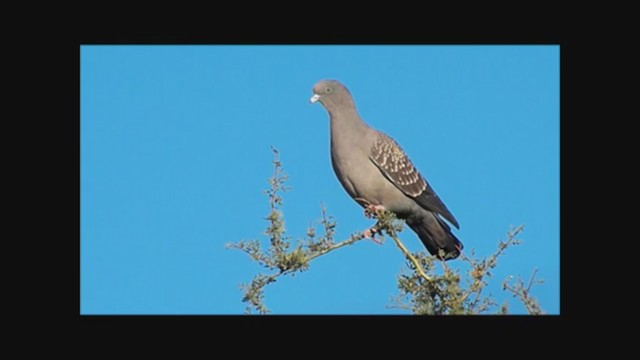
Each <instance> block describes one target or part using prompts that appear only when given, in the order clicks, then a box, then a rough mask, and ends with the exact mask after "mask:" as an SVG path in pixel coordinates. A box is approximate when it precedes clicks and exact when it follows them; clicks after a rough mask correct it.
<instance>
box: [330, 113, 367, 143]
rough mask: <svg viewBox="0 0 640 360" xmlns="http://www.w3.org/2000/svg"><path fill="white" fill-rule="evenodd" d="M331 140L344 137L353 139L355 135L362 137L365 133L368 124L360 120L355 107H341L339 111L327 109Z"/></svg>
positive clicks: (349, 139)
mask: <svg viewBox="0 0 640 360" xmlns="http://www.w3.org/2000/svg"><path fill="white" fill-rule="evenodd" d="M329 114H330V118H331V120H330V130H331V141H333V142H335V141H339V140H337V139H346V140H348V141H353V139H355V138H357V137H362V136H363V135H364V134H366V133H367V130H368V129H369V126H368V125H367V124H366V123H365V122H363V121H362V120H360V116H359V115H358V112H357V111H356V109H355V108H347V109H341V110H340V111H332V110H331V109H330V110H329Z"/></svg>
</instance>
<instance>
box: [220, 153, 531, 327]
mask: <svg viewBox="0 0 640 360" xmlns="http://www.w3.org/2000/svg"><path fill="white" fill-rule="evenodd" d="M272 151H273V154H274V160H273V164H274V174H273V176H272V177H271V178H269V180H268V182H269V185H270V187H269V189H268V190H266V192H265V193H266V195H267V196H268V198H269V205H270V212H269V214H268V215H267V217H266V218H265V220H267V222H268V226H267V229H266V230H265V235H266V236H267V237H268V239H269V247H268V249H266V250H264V249H262V248H261V242H260V241H259V240H242V241H239V242H236V243H230V244H227V248H234V249H239V250H242V251H244V252H245V253H247V255H249V256H250V257H251V259H253V260H254V261H255V262H256V263H258V264H259V265H260V266H262V267H263V268H265V269H266V270H267V271H268V273H266V274H263V273H258V274H257V275H256V276H255V277H254V278H253V280H252V281H251V282H250V283H249V284H241V285H240V287H241V289H242V291H243V293H244V296H243V298H242V301H243V302H245V303H246V304H247V306H246V308H245V312H246V313H251V312H252V311H256V312H258V313H260V314H267V313H269V312H270V310H269V309H268V308H267V307H266V305H265V304H264V288H265V287H266V286H267V285H269V284H271V283H274V282H276V279H277V278H278V277H280V276H282V275H295V274H296V273H297V272H300V271H306V270H307V269H309V266H310V262H311V261H312V260H314V259H316V258H318V257H320V256H323V255H326V254H328V253H329V252H331V251H335V250H338V249H339V248H341V247H344V246H347V245H352V244H354V243H356V242H357V241H359V240H362V239H364V238H365V233H364V232H356V233H353V234H352V235H351V236H350V237H349V238H348V239H346V240H343V241H341V242H337V243H336V242H335V240H334V235H335V228H336V220H335V219H334V218H333V217H332V216H330V215H328V214H327V210H326V208H325V207H324V205H321V209H320V210H321V218H320V220H319V221H318V222H316V223H315V224H310V225H309V227H308V229H307V232H306V234H305V235H306V236H305V238H304V239H302V240H300V241H298V242H297V243H296V244H295V246H294V245H293V243H292V242H291V238H290V237H289V236H287V235H286V228H285V221H284V216H283V213H282V197H281V196H280V193H282V192H285V191H288V190H289V189H288V188H287V187H286V186H285V182H286V180H287V174H286V173H285V172H284V171H283V169H282V163H281V162H280V160H279V153H278V151H277V150H276V149H275V148H272ZM367 215H368V216H371V217H374V218H375V219H376V220H377V222H376V224H375V225H374V226H373V227H372V229H370V230H372V231H373V232H374V233H375V234H376V235H378V236H384V235H387V236H389V237H390V238H391V239H392V240H394V242H395V243H396V245H397V246H398V248H399V249H400V251H401V252H402V253H403V254H404V256H405V258H406V259H407V269H406V270H404V271H403V272H402V273H401V274H400V275H399V276H398V284H397V285H398V290H399V292H400V293H399V294H398V295H397V296H395V297H393V298H392V304H391V305H389V307H395V308H402V309H406V310H409V311H411V312H412V313H414V314H420V315H468V314H488V313H496V314H508V311H509V309H508V306H507V304H506V303H504V304H502V305H498V304H497V302H496V301H495V300H494V298H493V297H492V296H491V295H490V294H488V295H487V294H485V293H484V292H483V290H484V289H485V287H486V286H487V285H488V282H487V281H488V280H489V279H490V278H491V277H492V276H493V275H492V273H491V270H493V269H494V268H495V267H496V266H497V264H498V259H499V257H500V256H502V255H503V254H504V251H505V250H506V249H508V248H509V247H511V246H515V245H518V244H520V243H521V241H520V240H518V239H517V238H516V236H517V235H518V234H519V233H520V232H521V231H522V230H523V229H524V227H523V226H522V225H521V226H518V227H516V228H515V229H512V230H510V231H509V232H508V233H507V239H506V241H504V242H503V241H499V242H498V248H497V250H496V252H495V253H493V254H492V255H490V256H488V257H485V258H476V257H475V253H474V251H473V250H471V251H470V254H469V255H470V257H467V256H466V255H465V254H461V255H460V259H461V260H462V261H464V263H465V264H466V266H467V269H466V271H465V272H464V273H465V275H466V276H464V279H463V277H462V276H461V275H460V270H452V269H450V268H449V267H448V266H447V264H446V263H445V262H444V261H442V260H439V259H438V258H436V257H435V256H431V255H429V254H427V253H426V252H424V251H420V252H417V253H411V252H409V251H408V250H407V248H406V247H405V246H404V244H403V243H402V241H401V240H400V238H399V237H398V233H400V232H402V230H403V227H404V222H403V221H401V220H398V219H396V217H395V215H394V214H393V213H391V212H388V211H375V212H374V211H368V212H367ZM317 228H319V229H317ZM318 233H319V234H320V236H318ZM438 263H440V265H441V267H442V271H438V270H437V267H438V266H437V265H438ZM535 275H536V271H534V272H533V274H532V276H531V278H530V280H529V282H528V284H527V285H526V286H525V285H524V282H523V281H522V279H521V278H520V277H519V276H518V278H517V280H516V281H515V283H513V284H512V282H511V280H513V277H512V276H511V277H509V279H507V280H505V281H504V282H503V284H502V288H503V290H505V291H508V292H509V293H511V294H512V295H513V297H515V298H517V299H519V300H520V301H521V302H522V303H523V304H524V306H525V308H526V309H527V311H528V312H529V314H532V315H538V314H543V311H542V309H541V308H540V305H539V304H538V302H537V300H536V299H535V298H533V297H532V296H531V287H532V285H533V284H540V283H542V281H541V280H536V279H535Z"/></svg>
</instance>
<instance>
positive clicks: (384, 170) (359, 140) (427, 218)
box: [310, 80, 463, 260]
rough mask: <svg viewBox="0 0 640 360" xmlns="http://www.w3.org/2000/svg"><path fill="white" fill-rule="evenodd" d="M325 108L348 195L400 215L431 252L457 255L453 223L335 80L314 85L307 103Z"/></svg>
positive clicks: (395, 147)
mask: <svg viewBox="0 0 640 360" xmlns="http://www.w3.org/2000/svg"><path fill="white" fill-rule="evenodd" d="M316 101H319V102H320V103H321V104H322V105H323V106H324V108H325V109H326V110H327V112H329V118H330V133H331V164H332V165H333V170H334V171H335V173H336V176H337V177H338V180H339V181H340V183H341V184H342V186H343V187H344V188H345V190H346V191H347V193H349V195H350V196H351V197H352V198H353V199H354V200H356V201H357V202H358V204H360V205H361V206H362V207H364V208H371V207H373V208H374V209H375V208H380V207H383V208H385V209H387V210H389V211H392V212H393V213H395V214H396V216H397V217H399V218H401V219H405V220H406V222H407V225H409V227H410V228H411V229H412V230H413V231H414V232H416V234H418V237H419V238H420V240H422V243H423V244H424V245H425V246H426V248H427V250H429V252H430V253H431V254H432V255H436V256H439V254H440V250H442V251H443V254H444V256H443V258H444V259H445V260H450V259H455V258H457V257H458V256H459V255H460V251H461V250H462V247H463V245H462V243H461V242H460V240H458V238H456V236H455V235H453V233H452V232H451V229H450V228H449V225H447V224H446V223H445V221H444V220H443V219H442V218H444V219H446V220H447V221H449V222H450V223H451V224H453V225H454V226H455V227H456V228H460V227H459V225H458V221H457V220H456V219H455V217H454V216H453V215H452V214H451V212H450V211H449V209H447V207H446V206H445V205H444V203H443V202H442V201H441V200H440V198H439V197H438V195H436V193H435V191H434V190H433V189H432V188H431V186H430V185H429V183H427V181H426V180H425V179H424V178H423V177H422V175H420V173H419V172H418V170H417V169H416V168H415V167H414V166H413V164H412V163H411V160H409V157H408V156H407V155H406V154H405V152H404V151H403V150H402V148H401V147H400V145H398V143H396V142H395V141H394V140H393V139H392V138H390V137H389V136H387V135H385V134H383V133H381V132H379V131H377V130H375V129H373V128H371V127H369V125H367V124H366V123H365V122H364V121H363V120H362V119H361V118H360V115H359V114H358V112H357V110H356V106H355V103H354V102H353V98H352V97H351V93H350V92H349V90H347V88H346V87H345V86H344V85H342V84H341V83H339V82H338V81H335V80H322V81H319V82H318V83H317V84H315V85H314V86H313V96H312V97H311V99H310V102H312V103H315V102H316Z"/></svg>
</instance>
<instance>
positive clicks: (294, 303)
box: [80, 45, 560, 314]
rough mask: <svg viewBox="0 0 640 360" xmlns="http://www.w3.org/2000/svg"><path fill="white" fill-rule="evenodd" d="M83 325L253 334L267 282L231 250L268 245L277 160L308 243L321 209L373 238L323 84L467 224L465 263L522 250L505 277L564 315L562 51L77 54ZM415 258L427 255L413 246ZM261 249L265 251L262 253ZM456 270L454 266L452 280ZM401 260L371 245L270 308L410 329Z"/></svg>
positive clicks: (272, 301)
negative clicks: (521, 280)
mask: <svg viewBox="0 0 640 360" xmlns="http://www.w3.org/2000/svg"><path fill="white" fill-rule="evenodd" d="M80 55H81V59H80V81H81V83H80V85H81V86H80V115H81V118H80V135H81V138H80V146H81V151H80V156H81V159H80V160H81V161H80V166H81V167H80V175H81V179H80V185H81V189H80V190H81V192H80V200H81V210H80V211H81V218H80V226H81V228H80V234H81V249H80V257H81V258H80V264H81V271H80V311H81V313H82V314H241V313H242V312H243V310H244V306H245V305H244V304H243V303H242V302H241V298H242V294H241V291H240V289H239V287H238V285H239V283H243V282H249V281H250V280H251V278H252V277H253V276H254V275H255V274H256V273H257V272H258V271H261V268H260V267H258V266H257V265H256V264H255V263H254V262H252V261H251V260H250V259H249V258H248V257H247V256H246V255H245V254H244V253H242V252H240V251H237V250H227V249H225V244H226V243H228V242H232V241H238V240H242V239H255V238H259V237H261V234H262V233H263V231H264V229H265V227H266V225H267V223H266V221H265V220H263V219H264V217H265V216H266V214H267V213H268V211H269V207H268V202H267V199H266V197H265V196H264V195H263V193H262V191H263V190H264V189H266V188H267V186H268V184H267V182H266V180H267V178H268V177H269V176H271V174H272V170H273V169H272V164H271V160H272V154H271V151H270V148H269V147H270V145H273V146H275V147H276V148H278V149H279V151H280V154H281V160H282V162H283V163H284V168H285V171H286V172H287V173H288V174H289V177H290V180H289V182H288V185H289V186H290V187H291V191H290V192H288V193H286V194H285V195H284V216H285V220H286V228H287V232H288V234H289V235H291V236H292V237H293V239H299V238H302V237H303V236H304V234H305V229H306V228H307V226H308V225H309V223H310V222H311V221H315V220H318V219H319V217H320V204H321V203H324V204H325V206H326V207H327V209H328V212H329V214H331V215H333V216H335V218H336V219H337V221H338V226H337V234H336V239H337V240H342V239H346V238H347V237H348V236H349V234H351V233H352V232H355V231H358V230H363V229H366V228H367V227H368V226H370V225H371V224H372V220H369V219H366V218H365V217H364V216H363V212H362V209H361V208H360V207H359V206H358V205H357V204H356V203H355V202H354V201H353V200H352V199H350V198H349V197H348V195H347V194H346V192H345V191H344V190H343V189H342V187H341V185H340V184H339V182H338V181H337V179H336V177H335V175H334V173H333V170H332V168H331V165H330V156H329V133H328V129H329V123H328V115H327V113H326V111H325V110H324V109H323V108H322V106H321V105H320V104H313V105H312V104H309V102H308V99H309V97H310V96H311V95H312V94H311V88H312V86H313V85H314V84H315V83H316V82H317V81H318V80H320V79H325V78H332V79H337V80H340V81H341V82H343V83H344V84H345V85H346V86H347V87H348V88H349V90H350V91H351V93H352V94H353V96H354V99H355V102H356V105H357V107H358V110H359V112H360V114H361V115H362V117H363V118H364V119H365V121H367V122H368V123H369V124H370V125H371V126H373V127H375V128H376V129H378V130H381V131H384V132H386V133H387V134H389V135H390V136H392V137H393V138H394V139H396V140H397V141H398V142H399V143H400V144H401V146H402V147H403V148H404V150H405V151H406V152H407V153H408V154H409V156H410V158H411V159H412V161H413V163H414V164H415V165H416V167H417V168H418V169H419V170H420V172H421V173H422V174H423V175H424V176H425V178H426V179H427V180H428V181H429V183H430V184H431V185H432V187H433V188H434V189H435V190H436V192H437V193H438V194H439V196H440V197H441V199H442V200H443V201H444V202H445V204H446V205H447V207H448V208H449V209H450V210H451V211H452V213H453V214H454V215H455V216H456V218H457V219H458V221H459V222H460V225H461V229H460V230H459V231H456V232H455V233H456V235H457V236H458V238H460V240H461V241H462V242H463V243H464V245H465V251H469V250H471V249H475V251H476V253H477V255H482V256H486V255H489V254H491V253H492V252H494V251H495V249H496V246H497V241H498V240H500V239H504V238H505V233H506V232H507V231H508V230H509V227H510V226H511V225H513V226H516V225H519V224H525V231H524V232H523V233H522V235H521V237H520V238H521V239H522V240H523V241H524V242H523V243H522V244H521V245H520V246H517V247H514V248H511V249H509V250H508V252H507V254H506V255H504V256H503V257H502V258H501V259H500V261H499V264H498V267H497V269H495V271H494V272H493V273H494V278H493V280H492V282H491V285H490V286H489V288H488V290H489V292H491V293H492V294H493V295H494V296H495V298H496V299H497V300H498V301H499V302H500V303H502V302H503V301H508V303H509V304H510V310H511V312H512V313H523V312H524V309H523V307H522V306H521V305H520V304H519V303H518V302H517V301H516V300H515V299H513V298H512V297H511V296H509V294H507V293H505V292H503V291H502V290H501V286H500V285H501V283H502V280H504V279H505V278H506V277H508V276H509V275H522V276H523V277H525V278H528V277H529V275H530V274H531V272H532V271H533V269H535V268H537V269H539V270H538V277H539V278H542V279H543V280H544V284H542V285H540V286H538V287H536V288H534V290H533V295H534V296H535V297H537V298H538V300H539V301H540V304H541V306H542V308H543V310H545V311H546V312H547V313H550V314H557V313H559V311H560V310H559V308H560V304H559V302H560V300H559V296H560V295H559V292H560V279H559V277H560V275H559V264H560V256H559V251H560V249H559V247H560V235H559V233H560V229H559V227H560V215H559V203H560V199H559V187H560V186H559V170H560V164H559V142H560V136H559V106H560V94H559V86H560V85H559V84H560V74H559V68H560V65H559V47H558V46H541V45H536V46H512V45H509V46H506V45H505V46H131V45H129V46H104V45H90V46H81V49H80ZM401 237H402V239H403V241H404V243H405V244H406V245H407V247H408V248H409V249H410V250H412V251H417V250H421V249H422V244H421V243H420V241H419V239H418V238H417V236H416V235H415V234H414V233H413V232H411V231H410V230H409V229H406V230H405V231H404V232H403V233H402V234H401ZM262 238H263V239H264V237H262ZM455 262H456V261H455V260H454V261H450V262H449V263H448V264H451V265H452V266H457V265H455ZM404 263H405V261H404V259H403V256H402V254H401V253H400V252H399V251H398V249H397V248H396V247H395V245H394V243H393V241H390V240H387V241H385V242H384V245H382V246H380V245H377V244H375V243H373V242H371V241H363V242H360V243H358V244H356V245H354V246H350V247H347V248H343V249H341V250H339V251H336V252H333V253H331V254H329V255H327V256H323V257H321V258H319V259H317V260H315V261H314V262H313V263H312V264H311V267H310V269H309V270H308V271H306V272H304V273H301V274H297V275H296V276H295V277H286V278H281V279H280V280H278V282H277V283H275V284H271V285H269V286H268V287H267V288H266V298H265V301H266V304H267V306H268V307H269V308H270V309H271V310H272V311H273V314H403V313H406V312H405V311H402V310H398V309H388V308H386V305H388V304H390V298H391V297H392V296H393V295H396V294H397V293H398V292H397V289H396V278H397V276H398V274H399V272H400V270H401V268H402V267H403V266H404Z"/></svg>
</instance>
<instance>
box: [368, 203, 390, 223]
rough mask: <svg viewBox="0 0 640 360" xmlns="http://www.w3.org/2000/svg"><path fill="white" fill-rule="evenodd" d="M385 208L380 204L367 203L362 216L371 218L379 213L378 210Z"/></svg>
mask: <svg viewBox="0 0 640 360" xmlns="http://www.w3.org/2000/svg"><path fill="white" fill-rule="evenodd" d="M384 210H386V209H385V208H384V206H382V205H372V204H369V205H367V206H366V207H365V208H364V216H366V217H367V218H369V219H371V218H372V217H374V216H377V215H378V214H380V212H382V211H384Z"/></svg>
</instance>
